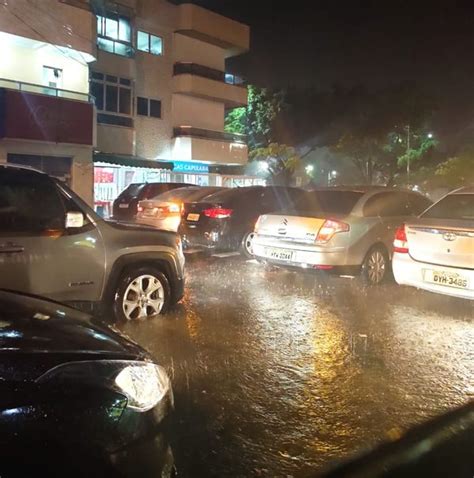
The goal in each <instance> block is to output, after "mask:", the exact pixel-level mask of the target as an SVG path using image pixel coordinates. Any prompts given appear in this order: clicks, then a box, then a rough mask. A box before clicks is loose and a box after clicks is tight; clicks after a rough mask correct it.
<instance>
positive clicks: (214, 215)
mask: <svg viewBox="0 0 474 478" xmlns="http://www.w3.org/2000/svg"><path fill="white" fill-rule="evenodd" d="M233 212H234V211H233V210H232V209H223V208H221V207H211V208H209V209H206V210H204V211H203V212H202V213H203V214H204V215H205V216H207V217H210V218H211V219H225V218H227V217H230V216H232V213H233Z"/></svg>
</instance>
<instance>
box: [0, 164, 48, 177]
mask: <svg viewBox="0 0 474 478" xmlns="http://www.w3.org/2000/svg"><path fill="white" fill-rule="evenodd" d="M0 168H5V169H20V170H24V171H33V172H35V173H39V174H45V175H47V173H45V172H44V171H41V170H39V169H36V168H33V167H31V166H27V165H25V164H16V163H0Z"/></svg>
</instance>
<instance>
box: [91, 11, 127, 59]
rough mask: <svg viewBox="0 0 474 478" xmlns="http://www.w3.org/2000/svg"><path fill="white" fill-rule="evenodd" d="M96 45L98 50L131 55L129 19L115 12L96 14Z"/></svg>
mask: <svg viewBox="0 0 474 478" xmlns="http://www.w3.org/2000/svg"><path fill="white" fill-rule="evenodd" d="M97 46H98V48H99V49H100V50H104V51H107V52H109V53H115V54H116V55H120V56H132V55H133V48H132V27H131V24H130V19H129V18H127V17H124V16H123V15H118V14H116V13H107V16H101V15H97Z"/></svg>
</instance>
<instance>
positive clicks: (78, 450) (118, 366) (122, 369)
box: [0, 290, 174, 478]
mask: <svg viewBox="0 0 474 478" xmlns="http://www.w3.org/2000/svg"><path fill="white" fill-rule="evenodd" d="M0 356H1V357H0V449H1V456H2V458H1V460H0V476H1V477H2V478H5V477H11V476H15V477H16V476H172V474H173V473H174V471H173V470H174V465H173V456H172V453H171V449H170V447H169V445H168V442H167V438H166V436H167V433H166V431H165V430H166V428H167V427H168V420H169V416H170V412H171V410H172V408H173V395H172V390H171V385H170V381H169V378H168V376H167V374H166V372H165V371H164V369H163V368H161V367H160V366H159V365H156V364H155V363H154V362H153V361H152V358H151V356H150V355H148V353H147V352H146V351H145V350H143V349H142V348H141V347H139V346H138V345H136V344H134V343H133V342H131V341H129V340H128V339H127V338H125V337H124V336H122V335H121V334H119V333H118V332H117V331H115V330H114V329H112V328H110V327H107V326H104V325H100V324H99V323H96V322H94V320H93V319H91V317H90V316H89V315H87V314H84V313H82V312H79V311H77V310H75V309H71V308H69V307H66V306H63V305H61V304H59V303H56V302H50V301H45V300H42V299H40V298H36V297H31V296H25V295H20V294H17V293H12V292H8V291H2V290H0Z"/></svg>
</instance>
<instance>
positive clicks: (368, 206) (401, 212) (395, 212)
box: [363, 192, 413, 217]
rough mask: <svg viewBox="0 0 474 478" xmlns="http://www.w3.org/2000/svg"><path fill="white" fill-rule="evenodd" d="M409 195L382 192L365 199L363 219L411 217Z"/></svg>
mask: <svg viewBox="0 0 474 478" xmlns="http://www.w3.org/2000/svg"><path fill="white" fill-rule="evenodd" d="M409 198H410V195H409V194H406V193H399V192H382V193H378V194H375V195H374V196H372V197H370V198H369V199H367V202H366V203H365V205H364V208H363V214H364V216H365V217H378V216H380V217H398V216H410V215H413V213H412V212H411V208H410V202H409Z"/></svg>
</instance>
